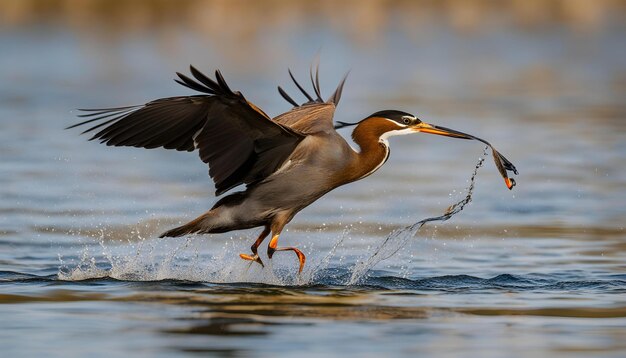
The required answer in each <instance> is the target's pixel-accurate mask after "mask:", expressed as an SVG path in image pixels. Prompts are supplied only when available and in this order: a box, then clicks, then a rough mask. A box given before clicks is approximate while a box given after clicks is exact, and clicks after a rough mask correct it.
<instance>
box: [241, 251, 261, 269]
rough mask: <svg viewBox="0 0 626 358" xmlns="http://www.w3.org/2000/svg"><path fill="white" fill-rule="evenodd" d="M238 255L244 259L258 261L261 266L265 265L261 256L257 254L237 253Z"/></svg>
mask: <svg viewBox="0 0 626 358" xmlns="http://www.w3.org/2000/svg"><path fill="white" fill-rule="evenodd" d="M239 257H241V258H242V259H244V260H248V261H254V262H258V263H259V264H260V265H261V266H262V267H265V265H263V261H261V258H260V257H259V255H257V254H254V255H248V254H239Z"/></svg>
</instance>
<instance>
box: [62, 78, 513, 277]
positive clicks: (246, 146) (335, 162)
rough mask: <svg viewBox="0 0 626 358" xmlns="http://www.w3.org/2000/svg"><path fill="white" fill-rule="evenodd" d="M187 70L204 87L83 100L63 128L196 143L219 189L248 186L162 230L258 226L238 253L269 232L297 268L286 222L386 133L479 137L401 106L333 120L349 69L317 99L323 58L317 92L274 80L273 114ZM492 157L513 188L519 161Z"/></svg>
mask: <svg viewBox="0 0 626 358" xmlns="http://www.w3.org/2000/svg"><path fill="white" fill-rule="evenodd" d="M190 72H191V77H189V76H187V75H184V74H181V73H177V75H178V78H177V79H175V81H176V82H178V83H179V84H181V85H183V86H185V87H188V88H190V89H192V90H194V91H196V92H199V93H200V94H196V95H191V96H177V97H168V98H161V99H157V100H154V101H151V102H148V103H146V104H144V105H139V106H129V107H118V108H105V109H83V110H81V111H85V113H83V114H81V115H79V117H83V119H85V120H84V121H83V122H80V123H77V124H75V125H72V126H70V127H68V129H69V128H74V127H78V126H88V128H87V129H86V130H85V131H84V132H83V133H93V135H92V137H91V139H90V140H99V141H100V143H104V144H106V145H108V146H132V147H141V148H148V149H152V148H165V149H175V150H178V151H188V152H192V151H197V152H198V154H199V156H200V159H201V160H202V161H203V162H204V163H205V164H207V165H208V167H209V176H210V177H211V179H213V182H214V183H215V195H216V196H222V195H224V194H225V193H226V192H228V191H230V190H231V189H233V188H235V187H238V186H241V185H245V189H243V190H241V191H236V192H233V193H230V194H228V195H226V196H223V197H222V198H221V199H220V200H218V201H217V203H215V205H213V207H212V208H211V209H210V210H209V211H207V212H205V213H204V214H202V215H200V216H199V217H197V218H196V219H194V220H192V221H190V222H188V223H187V224H184V225H182V226H179V227H176V228H173V229H171V230H169V231H166V232H164V233H163V234H161V235H160V237H178V236H183V235H188V234H208V233H223V232H228V231H232V230H242V229H249V228H255V227H262V228H263V231H262V232H261V234H260V235H259V237H258V238H257V239H256V241H255V242H254V243H253V244H252V247H251V251H252V252H251V254H241V255H240V256H241V258H243V259H245V260H251V261H255V262H257V263H259V264H261V265H263V261H262V260H261V258H260V257H259V254H258V248H259V246H260V245H261V243H262V242H263V241H264V240H265V238H266V237H267V236H268V235H270V234H271V239H270V242H269V245H268V248H267V256H268V258H269V259H271V258H272V256H273V255H274V253H275V252H277V251H293V252H294V253H295V254H296V255H297V257H298V261H299V272H301V271H302V269H303V267H304V264H305V261H306V257H305V255H304V253H302V251H300V250H299V249H298V248H296V247H291V246H279V245H278V240H279V237H280V235H281V232H282V231H283V229H284V228H285V225H287V224H288V223H289V222H290V221H291V220H292V219H293V217H294V215H296V214H297V213H298V212H299V211H300V210H302V209H304V208H305V207H307V206H308V205H310V204H311V203H313V202H314V201H316V200H317V199H319V198H320V197H321V196H323V195H324V194H326V193H328V192H329V191H331V190H333V189H335V188H337V187H339V186H342V185H345V184H348V183H351V182H354V181H356V180H360V179H363V178H366V177H367V176H369V175H371V174H372V173H374V172H375V171H377V170H378V169H379V168H380V167H381V166H382V165H383V164H384V163H385V161H386V160H387V158H388V157H389V142H388V139H389V138H390V137H392V136H396V135H405V134H414V133H430V134H438V135H443V136H449V137H454V138H463V139H478V140H481V139H479V138H476V137H473V136H471V135H469V134H465V133H462V132H458V131H455V130H452V129H448V128H444V127H439V126H435V125H431V124H428V123H425V122H422V121H421V120H420V119H418V118H417V117H416V116H414V115H412V114H410V113H406V112H403V111H399V110H383V111H379V112H376V113H373V114H371V115H369V116H367V117H365V118H364V119H362V120H360V121H358V122H354V123H345V122H337V123H336V124H335V123H334V121H333V117H334V114H335V109H336V107H337V105H338V103H339V100H340V98H341V93H342V90H343V87H344V83H345V81H346V77H344V78H343V79H342V80H341V81H340V83H339V85H338V87H337V89H336V90H335V91H334V93H333V94H332V95H331V96H330V97H329V98H328V99H327V100H323V99H322V96H321V93H320V84H319V68H317V69H316V70H315V73H314V71H313V69H311V72H310V80H311V83H312V87H313V94H309V93H308V92H307V91H306V90H305V89H304V87H303V86H302V85H301V84H300V83H299V82H298V81H297V80H296V78H295V77H294V75H293V74H292V72H291V71H289V75H290V77H291V80H292V81H293V82H294V84H295V85H296V87H297V88H298V89H299V90H300V92H302V94H303V95H304V97H306V102H304V103H298V102H296V101H295V100H294V99H293V98H292V97H291V96H289V95H288V94H287V92H285V91H284V90H283V89H282V88H281V87H280V86H279V87H278V92H279V93H280V95H281V96H282V97H283V98H284V99H285V100H286V101H288V102H289V103H290V104H291V105H293V108H292V109H291V110H289V111H288V112H285V113H283V114H280V115H278V116H276V117H274V118H272V117H270V116H268V115H267V114H266V113H265V112H263V111H262V110H261V109H260V108H258V107H257V106H255V105H254V104H253V103H251V102H249V101H248V100H247V99H246V98H245V97H244V96H243V95H242V94H241V93H240V92H238V91H233V90H231V88H230V87H229V86H228V84H227V83H226V81H225V80H224V77H223V76H222V74H221V72H220V71H219V70H218V71H216V72H215V78H214V79H213V78H210V77H208V76H206V75H205V74H203V73H202V72H200V71H198V70H197V69H196V68H195V67H193V66H190ZM192 77H193V78H192ZM346 126H354V130H353V132H352V139H353V141H354V143H356V145H357V146H358V150H355V149H353V148H352V147H351V146H350V145H349V144H348V142H346V140H345V139H344V138H343V137H342V136H341V135H339V134H338V133H337V131H336V129H338V128H341V127H346ZM481 141H482V140H481ZM483 142H484V141H483ZM485 143H487V142H485ZM487 144H488V143H487ZM494 160H496V165H497V166H498V169H499V170H500V173H501V174H503V177H504V179H505V183H506V184H507V186H508V187H509V189H510V188H512V186H513V185H514V183H515V182H514V181H512V179H509V178H508V177H507V175H506V170H511V171H514V172H515V173H516V174H517V171H516V170H515V167H514V166H513V164H511V163H510V162H509V161H508V160H507V159H506V158H504V157H503V156H502V155H501V154H500V153H498V152H496V151H495V150H494Z"/></svg>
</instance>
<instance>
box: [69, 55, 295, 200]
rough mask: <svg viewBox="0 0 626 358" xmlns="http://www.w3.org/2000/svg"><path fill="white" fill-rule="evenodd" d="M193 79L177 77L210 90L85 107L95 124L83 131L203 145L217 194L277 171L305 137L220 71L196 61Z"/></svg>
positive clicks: (149, 143) (124, 140) (124, 141)
mask: <svg viewBox="0 0 626 358" xmlns="http://www.w3.org/2000/svg"><path fill="white" fill-rule="evenodd" d="M191 74H192V75H193V77H194V78H195V80H194V79H191V78H189V77H187V76H185V75H183V74H180V73H179V74H178V77H179V79H177V80H176V82H178V83H180V84H182V85H184V86H186V87H189V88H191V89H193V90H196V91H199V92H203V93H206V94H207V95H196V96H184V97H169V98H162V99H158V100H155V101H152V102H149V103H147V104H145V105H143V106H131V107H119V108H111V109H97V110H84V111H86V112H88V113H86V114H82V115H80V117H83V118H85V119H86V120H85V121H83V122H80V123H78V124H75V125H73V126H70V127H68V128H73V127H77V126H82V125H87V124H90V125H91V127H89V128H87V130H85V131H84V132H83V133H88V132H93V131H96V130H98V131H97V132H96V133H95V134H93V136H92V137H91V139H90V140H94V139H97V140H99V141H100V142H101V143H105V144H107V145H112V146H133V147H142V148H157V147H163V148H166V149H176V150H181V151H193V150H195V149H198V151H199V154H200V159H201V160H202V161H203V162H205V163H207V164H208V165H209V175H210V176H211V178H212V179H213V181H214V182H215V187H216V195H220V194H222V193H224V192H225V191H227V190H229V189H231V188H233V187H235V186H237V185H240V184H252V183H254V182H257V181H259V180H262V179H264V178H266V177H267V176H269V175H271V174H272V173H273V172H274V171H276V170H277V169H278V168H279V167H280V165H281V164H282V163H283V162H284V161H285V160H286V159H287V157H289V155H290V154H291V152H292V151H293V150H294V148H295V147H296V146H297V145H298V143H299V142H300V141H301V140H302V139H303V138H304V135H303V134H302V133H299V132H297V131H296V130H294V129H291V128H289V127H288V126H286V125H282V124H280V123H277V122H274V121H272V120H271V119H270V118H269V117H268V116H267V115H266V114H265V113H263V111H261V110H260V109H259V108H257V107H256V106H255V105H254V104H252V103H250V102H248V101H247V100H246V99H245V98H244V97H243V95H241V94H240V93H239V92H233V91H232V90H231V89H230V88H229V87H228V85H227V84H226V81H225V80H224V77H223V76H222V74H221V73H220V72H219V71H216V73H215V76H216V81H214V80H212V79H210V78H208V77H207V76H205V75H204V74H202V73H201V72H200V71H198V70H197V69H195V68H194V67H191Z"/></svg>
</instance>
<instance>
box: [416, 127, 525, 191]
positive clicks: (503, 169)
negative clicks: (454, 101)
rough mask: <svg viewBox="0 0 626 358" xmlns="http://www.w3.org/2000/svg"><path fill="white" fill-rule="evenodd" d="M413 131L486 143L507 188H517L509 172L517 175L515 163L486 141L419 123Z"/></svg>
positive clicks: (448, 129) (452, 130)
mask: <svg viewBox="0 0 626 358" xmlns="http://www.w3.org/2000/svg"><path fill="white" fill-rule="evenodd" d="M413 130H414V131H416V132H423V133H429V134H437V135H442V136H446V137H452V138H461V139H475V140H477V141H480V142H483V143H485V144H486V145H488V146H489V147H491V150H492V151H493V160H494V162H495V163H496V167H497V168H498V171H499V172H500V175H502V178H503V179H504V183H505V184H506V187H507V188H509V190H511V189H513V187H514V186H515V180H514V179H512V178H509V177H508V175H507V170H509V171H512V172H513V173H515V174H517V169H516V168H515V166H514V165H513V163H511V162H510V161H509V160H508V159H506V158H505V157H504V156H503V155H502V154H500V153H499V152H498V151H497V150H495V149H494V148H493V146H492V145H491V144H490V143H489V142H487V141H486V140H484V139H481V138H478V137H475V136H473V135H471V134H467V133H463V132H459V131H455V130H454V129H450V128H445V127H440V126H435V125H432V124H428V123H424V122H421V123H418V124H417V125H415V126H413Z"/></svg>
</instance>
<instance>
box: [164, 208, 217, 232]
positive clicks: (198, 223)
mask: <svg viewBox="0 0 626 358" xmlns="http://www.w3.org/2000/svg"><path fill="white" fill-rule="evenodd" d="M213 219H214V215H213V213H212V212H211V211H209V212H207V213H205V214H203V215H201V216H199V217H197V218H195V219H193V220H192V221H190V222H188V223H186V224H185V225H182V226H179V227H176V228H173V229H171V230H168V231H166V232H164V233H162V234H161V235H159V237H179V236H184V235H189V234H207V233H210V232H211V228H212V227H213V225H212V222H213V221H214V220H213Z"/></svg>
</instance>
